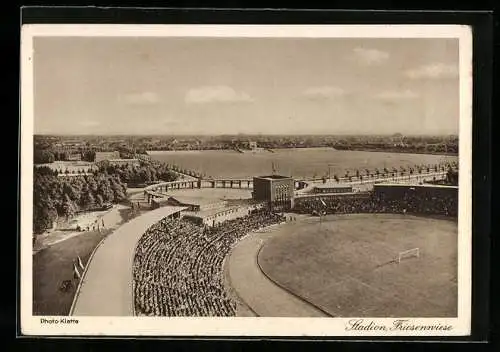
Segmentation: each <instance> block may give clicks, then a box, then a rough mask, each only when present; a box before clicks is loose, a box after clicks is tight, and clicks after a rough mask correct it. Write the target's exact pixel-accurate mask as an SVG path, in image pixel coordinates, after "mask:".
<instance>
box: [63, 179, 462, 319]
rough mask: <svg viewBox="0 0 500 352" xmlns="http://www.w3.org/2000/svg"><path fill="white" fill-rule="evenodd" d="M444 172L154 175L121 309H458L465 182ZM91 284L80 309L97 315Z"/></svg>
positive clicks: (338, 312)
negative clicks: (147, 218) (159, 179)
mask: <svg viewBox="0 0 500 352" xmlns="http://www.w3.org/2000/svg"><path fill="white" fill-rule="evenodd" d="M445 175H446V172H441V171H440V172H439V173H432V174H429V175H423V176H422V175H419V176H418V177H420V178H417V176H412V175H407V176H404V177H405V182H401V181H400V182H394V181H395V180H390V179H385V180H383V179H373V180H370V181H366V180H365V181H363V182H361V180H358V181H356V180H350V182H343V183H341V184H334V183H331V184H328V182H324V181H323V182H319V183H316V184H315V183H314V181H304V180H294V179H293V178H292V177H288V176H283V175H275V174H273V175H266V176H256V177H254V178H253V180H250V181H249V180H232V181H231V182H230V183H226V182H225V181H224V182H222V181H221V182H217V180H210V182H203V180H198V181H196V182H195V181H189V182H185V183H184V184H181V183H179V182H178V181H176V184H175V185H174V183H172V184H171V185H170V184H168V183H162V184H155V185H151V186H149V187H147V188H146V189H145V190H144V197H145V199H147V201H148V202H149V203H150V205H151V208H152V209H154V210H152V212H154V213H155V214H157V215H154V216H153V215H151V218H152V219H153V218H154V219H155V220H154V221H153V222H152V223H153V224H152V226H151V224H149V225H144V226H145V227H144V230H143V231H142V232H141V233H140V234H138V235H136V238H135V239H134V240H133V242H134V243H135V244H134V247H133V250H131V257H132V259H128V260H129V261H130V263H129V262H124V265H125V266H127V265H128V266H130V271H131V273H132V279H131V281H130V279H128V282H127V283H124V286H123V287H128V286H130V287H129V288H128V289H130V291H131V293H130V297H129V298H126V299H129V300H131V301H132V302H131V306H132V309H131V311H129V310H128V308H127V309H125V311H124V310H123V309H122V311H121V312H119V313H118V312H117V315H136V316H262V317H266V316H267V317H273V316H282V317H297V316H304V317H314V316H321V317H455V316H457V295H458V291H457V234H458V225H457V216H458V187H456V186H444V185H436V184H434V183H435V181H436V180H437V178H444V177H445ZM402 177H403V176H402ZM325 183H326V184H325ZM162 211H163V213H162ZM131 226H132V225H131ZM91 269H92V262H91V263H90V270H91ZM127 270H128V269H127ZM87 291H88V290H87ZM101 293H102V292H101ZM85 294H86V293H85V292H83V293H79V294H78V295H77V297H76V299H75V304H74V305H75V309H74V310H72V314H73V315H75V314H76V315H77V314H82V313H85V314H86V315H99V314H98V313H96V312H90V311H85V309H82V308H81V307H82V306H84V303H81V302H85V300H86V298H85V297H84V296H85ZM87 295H88V293H87ZM127 295H128V294H127ZM78 296H79V297H78ZM115 297H116V296H115ZM101 299H102V296H101ZM126 299H125V300H126ZM87 301H88V302H91V301H93V300H91V299H87ZM79 306H80V307H79ZM117 309H118V308H117ZM90 310H92V309H90ZM102 314H103V313H102ZM107 315H112V314H110V313H109V312H108V313H107Z"/></svg>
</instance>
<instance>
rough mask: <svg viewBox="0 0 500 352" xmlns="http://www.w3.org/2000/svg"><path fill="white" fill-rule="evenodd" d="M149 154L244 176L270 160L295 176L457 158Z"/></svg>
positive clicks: (305, 152)
mask: <svg viewBox="0 0 500 352" xmlns="http://www.w3.org/2000/svg"><path fill="white" fill-rule="evenodd" d="M148 153H149V155H151V157H152V158H153V159H155V160H159V161H162V162H166V163H169V164H176V165H179V166H181V167H182V168H185V169H190V170H195V171H197V172H201V173H202V174H203V173H204V174H205V175H206V176H212V177H214V178H217V177H226V178H233V179H235V178H248V177H253V176H257V175H266V174H271V173H272V164H273V162H274V164H275V167H276V172H277V173H278V174H281V175H287V176H293V177H296V178H307V177H313V176H317V177H321V176H323V175H327V174H328V165H330V172H331V176H332V177H333V175H335V174H337V175H338V176H343V175H344V174H345V172H346V170H349V171H350V174H351V175H354V174H355V171H356V169H359V171H360V173H361V174H364V173H365V172H364V170H365V169H369V170H374V169H375V168H378V169H379V170H380V171H382V170H381V169H383V168H384V167H387V168H389V169H391V168H392V167H393V166H394V167H397V168H399V167H400V166H413V165H422V164H425V165H428V164H431V165H434V164H438V163H440V162H444V161H446V160H449V161H457V160H458V157H456V156H442V155H429V154H408V153H380V152H364V151H340V150H334V149H331V148H301V149H278V150H275V152H274V153H271V152H267V151H263V152H256V153H252V152H247V153H244V154H241V153H238V152H236V151H232V150H204V151H151V152H148Z"/></svg>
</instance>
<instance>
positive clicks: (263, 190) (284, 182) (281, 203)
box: [252, 175, 295, 211]
mask: <svg viewBox="0 0 500 352" xmlns="http://www.w3.org/2000/svg"><path fill="white" fill-rule="evenodd" d="M294 186H295V181H294V179H293V178H291V177H288V176H279V175H271V176H259V177H254V178H253V192H252V197H253V199H255V200H258V201H264V202H267V204H268V206H269V208H270V209H272V210H275V211H285V210H289V209H291V208H293V205H294V204H293V203H294V202H293V196H294V191H295V189H294Z"/></svg>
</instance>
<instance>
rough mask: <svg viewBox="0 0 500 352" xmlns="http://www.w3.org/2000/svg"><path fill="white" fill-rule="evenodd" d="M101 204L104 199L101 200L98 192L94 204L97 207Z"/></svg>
mask: <svg viewBox="0 0 500 352" xmlns="http://www.w3.org/2000/svg"><path fill="white" fill-rule="evenodd" d="M103 204H104V200H103V198H102V196H101V195H100V194H98V195H97V196H96V205H97V206H98V207H102V205H103Z"/></svg>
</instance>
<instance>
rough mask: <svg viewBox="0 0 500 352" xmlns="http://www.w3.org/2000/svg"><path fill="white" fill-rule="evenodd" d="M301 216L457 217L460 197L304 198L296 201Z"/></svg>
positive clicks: (374, 196)
mask: <svg viewBox="0 0 500 352" xmlns="http://www.w3.org/2000/svg"><path fill="white" fill-rule="evenodd" d="M294 211H295V212H297V213H300V214H318V215H321V214H351V213H397V214H398V213H399V214H406V213H409V214H426V215H442V216H450V217H457V216H458V202H457V197H456V196H451V195H439V196H433V195H430V194H416V193H415V194H408V193H407V194H405V195H404V196H402V197H400V198H393V197H384V196H381V195H375V194H373V193H372V194H370V195H369V196H367V197H354V196H353V197H330V198H326V197H325V198H321V197H317V198H303V199H300V198H298V199H296V200H295V207H294Z"/></svg>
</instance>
